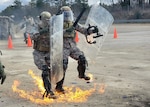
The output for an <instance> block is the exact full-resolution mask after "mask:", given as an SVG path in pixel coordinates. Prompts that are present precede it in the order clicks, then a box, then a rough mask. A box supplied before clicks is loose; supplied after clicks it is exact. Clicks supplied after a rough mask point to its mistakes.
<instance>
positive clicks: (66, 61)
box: [63, 60, 68, 71]
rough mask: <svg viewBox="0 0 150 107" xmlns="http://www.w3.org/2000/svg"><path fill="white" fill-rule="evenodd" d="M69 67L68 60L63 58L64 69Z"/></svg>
mask: <svg viewBox="0 0 150 107" xmlns="http://www.w3.org/2000/svg"><path fill="white" fill-rule="evenodd" d="M67 67H68V60H63V69H64V71H66V69H67Z"/></svg>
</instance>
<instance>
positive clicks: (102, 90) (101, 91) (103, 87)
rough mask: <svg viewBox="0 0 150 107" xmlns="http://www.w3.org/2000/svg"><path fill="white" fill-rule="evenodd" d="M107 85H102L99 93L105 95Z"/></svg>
mask: <svg viewBox="0 0 150 107" xmlns="http://www.w3.org/2000/svg"><path fill="white" fill-rule="evenodd" d="M105 87H106V86H105V84H100V89H99V93H100V94H103V93H104V92H105Z"/></svg>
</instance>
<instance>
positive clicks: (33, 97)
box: [12, 70, 96, 104]
mask: <svg viewBox="0 0 150 107" xmlns="http://www.w3.org/2000/svg"><path fill="white" fill-rule="evenodd" d="M28 74H30V75H31V77H32V78H33V79H34V80H35V84H36V85H37V86H38V88H39V90H40V92H36V91H35V92H27V91H25V90H21V89H19V88H18V87H19V85H20V83H19V81H16V80H15V81H14V84H13V85H12V89H13V91H14V92H16V93H18V94H19V96H20V97H22V98H25V99H28V100H30V101H32V102H34V103H37V104H48V103H54V102H76V103H77V102H86V101H87V99H88V97H89V96H90V95H91V94H92V93H93V92H95V90H96V89H95V88H91V89H89V90H82V89H80V88H78V87H74V86H72V87H64V89H65V90H66V93H65V94H58V93H55V94H56V96H59V97H58V98H57V99H56V100H54V99H49V98H43V99H42V98H41V96H42V94H43V93H44V91H45V89H44V87H43V82H42V80H41V78H40V77H38V76H36V75H35V74H34V73H33V71H32V70H29V72H28Z"/></svg>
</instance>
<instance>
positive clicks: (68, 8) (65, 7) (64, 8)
mask: <svg viewBox="0 0 150 107" xmlns="http://www.w3.org/2000/svg"><path fill="white" fill-rule="evenodd" d="M61 11H71V8H70V7H69V6H63V7H61Z"/></svg>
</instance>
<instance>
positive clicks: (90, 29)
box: [87, 25, 98, 35]
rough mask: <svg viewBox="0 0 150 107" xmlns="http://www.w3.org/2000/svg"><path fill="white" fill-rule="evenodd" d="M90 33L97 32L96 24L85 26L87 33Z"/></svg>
mask: <svg viewBox="0 0 150 107" xmlns="http://www.w3.org/2000/svg"><path fill="white" fill-rule="evenodd" d="M92 33H98V28H97V26H90V25H89V27H88V28H87V34H88V35H90V34H92Z"/></svg>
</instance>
